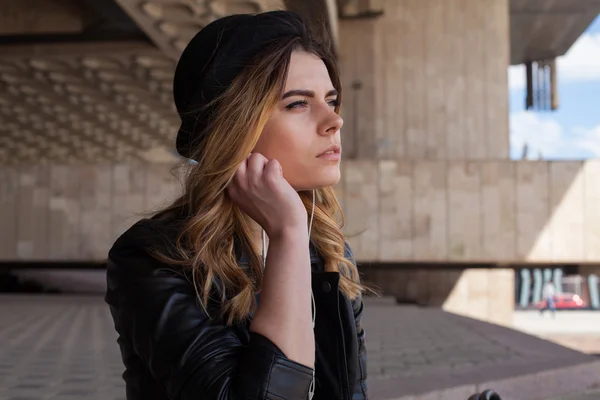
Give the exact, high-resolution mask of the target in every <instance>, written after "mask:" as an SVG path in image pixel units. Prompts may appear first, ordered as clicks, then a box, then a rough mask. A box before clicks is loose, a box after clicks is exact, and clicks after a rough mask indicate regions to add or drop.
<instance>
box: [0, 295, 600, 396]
mask: <svg viewBox="0 0 600 400" xmlns="http://www.w3.org/2000/svg"><path fill="white" fill-rule="evenodd" d="M364 324H365V327H366V330H367V335H368V336H367V345H368V349H369V374H370V377H369V384H370V388H371V393H372V399H373V400H378V399H379V400H380V399H403V400H409V399H410V400H417V399H423V400H425V399H447V400H461V399H466V398H467V397H468V396H469V395H470V394H471V393H472V392H473V391H475V390H477V389H483V388H485V387H492V388H495V389H497V390H499V391H500V393H501V394H503V395H504V396H505V400H534V399H536V398H543V397H544V396H546V397H547V396H550V395H552V394H557V393H560V391H561V390H563V389H564V388H567V386H568V390H569V391H573V390H574V388H579V389H581V390H583V389H585V387H582V386H581V385H584V386H585V385H588V386H589V385H590V382H592V383H593V382H597V383H598V380H599V379H600V363H596V364H590V362H591V361H592V360H594V359H593V358H592V357H590V356H587V355H583V354H581V353H578V352H574V351H572V350H569V349H565V348H562V347H559V346H556V345H554V344H552V343H549V342H546V341H542V340H539V339H537V338H534V337H531V336H528V335H525V334H522V333H519V332H515V331H512V330H509V329H505V328H500V327H496V326H492V325H489V324H484V323H481V322H478V321H474V320H470V319H466V318H462V317H458V316H455V315H451V314H447V313H444V312H441V311H439V310H434V309H419V308H414V307H400V306H396V305H393V304H392V303H391V302H389V301H387V300H377V301H368V302H367V312H366V314H365V319H364ZM558 367H560V368H563V372H559V375H558V376H562V377H563V378H564V377H566V376H567V375H565V374H567V372H565V371H567V370H568V371H569V372H568V374H571V375H573V371H575V376H576V378H575V379H576V380H577V379H579V380H581V382H580V383H577V382H575V381H573V380H572V379H571V378H569V379H570V380H569V381H568V382H562V380H563V379H558V381H557V379H556V376H555V375H552V374H554V372H553V371H552V369H553V368H554V369H555V368H558ZM544 371H545V372H544ZM121 372H122V365H121V361H120V357H119V353H118V349H117V347H116V343H115V333H114V331H113V328H112V321H111V319H110V316H109V314H108V310H107V308H106V306H105V305H104V303H103V301H102V298H101V297H98V296H14V295H11V296H8V295H4V296H0V400H34V399H36V400H47V399H53V400H67V399H71V400H75V399H77V400H81V399H86V400H122V399H124V396H123V392H124V386H123V382H122V379H121V376H120V375H121ZM532 373H535V374H536V375H535V382H534V381H532V380H531V379H530V380H527V381H525V380H523V379H524V378H518V380H517V381H515V380H514V379H513V378H514V377H515V376H525V375H527V374H532ZM569 376H570V375H569ZM594 379H595V380H594ZM540 380H542V381H543V380H547V381H548V384H545V385H543V386H542V387H540V384H539V383H540ZM435 391H437V394H435V393H431V392H435ZM440 391H441V392H440ZM532 391H533V392H532ZM424 393H430V394H429V395H427V396H425V397H421V396H418V395H419V394H424ZM440 393H441V394H440ZM415 396H416V397H415ZM561 400H562V399H561ZM566 400H582V399H566ZM586 400H588V399H586Z"/></svg>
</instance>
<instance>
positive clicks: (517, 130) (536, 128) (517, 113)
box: [508, 16, 600, 160]
mask: <svg viewBox="0 0 600 400" xmlns="http://www.w3.org/2000/svg"><path fill="white" fill-rule="evenodd" d="M557 71H558V72H557V78H558V96H559V108H558V109H557V110H555V111H526V110H525V89H524V85H525V69H524V67H523V65H519V66H511V67H509V69H508V77H509V79H508V80H509V107H510V144H511V158H512V159H520V158H522V153H523V146H524V144H525V143H527V146H528V155H527V158H529V159H539V158H542V159H545V160H584V159H589V158H600V16H599V17H598V18H596V20H595V21H594V22H593V23H592V25H590V26H589V27H588V29H587V30H586V32H585V33H584V34H583V35H582V36H581V37H580V38H579V39H578V40H577V41H576V42H575V43H574V44H573V46H572V47H571V49H570V50H569V51H568V52H567V54H565V55H564V56H562V57H559V58H558V59H557Z"/></svg>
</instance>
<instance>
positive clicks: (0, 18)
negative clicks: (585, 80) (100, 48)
mask: <svg viewBox="0 0 600 400" xmlns="http://www.w3.org/2000/svg"><path fill="white" fill-rule="evenodd" d="M85 24H86V14H85V9H84V7H83V6H82V5H81V2H80V1H76V0H20V1H3V2H0V35H32V34H72V33H81V32H82V31H83V29H84V28H85Z"/></svg>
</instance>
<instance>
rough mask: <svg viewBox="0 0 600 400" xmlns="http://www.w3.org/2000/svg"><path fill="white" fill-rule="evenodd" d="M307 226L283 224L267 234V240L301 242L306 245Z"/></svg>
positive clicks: (272, 241)
mask: <svg viewBox="0 0 600 400" xmlns="http://www.w3.org/2000/svg"><path fill="white" fill-rule="evenodd" d="M308 241H309V239H308V228H307V227H306V226H303V225H300V224H298V225H289V226H285V227H283V228H281V229H279V230H277V231H275V232H272V233H271V234H270V235H269V242H271V243H274V242H284V243H289V242H292V243H303V242H305V243H306V244H307V245H308Z"/></svg>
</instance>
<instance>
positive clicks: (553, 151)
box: [510, 111, 600, 160]
mask: <svg viewBox="0 0 600 400" xmlns="http://www.w3.org/2000/svg"><path fill="white" fill-rule="evenodd" d="M510 144H511V158H513V159H520V158H521V156H522V153H523V146H524V145H525V144H527V147H528V153H527V157H526V158H528V159H538V158H539V157H540V156H541V158H543V159H545V160H559V159H560V160H581V159H588V158H593V157H600V125H598V126H596V127H595V128H592V129H586V128H584V127H576V128H573V129H569V130H565V128H564V127H563V126H562V125H561V124H560V123H558V121H556V120H555V119H551V118H542V117H541V116H540V115H538V114H535V113H533V112H530V111H521V112H517V113H514V114H512V115H511V119H510Z"/></svg>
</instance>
